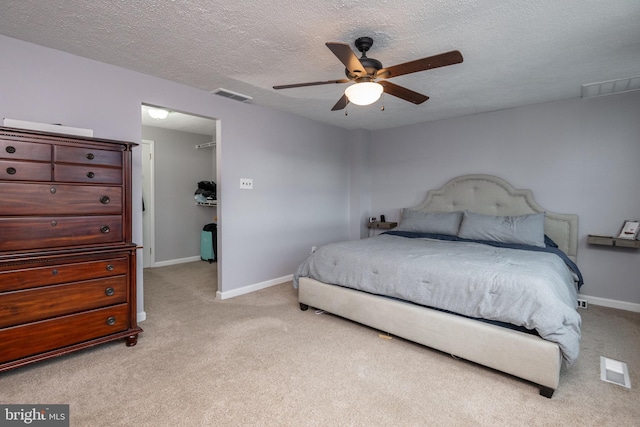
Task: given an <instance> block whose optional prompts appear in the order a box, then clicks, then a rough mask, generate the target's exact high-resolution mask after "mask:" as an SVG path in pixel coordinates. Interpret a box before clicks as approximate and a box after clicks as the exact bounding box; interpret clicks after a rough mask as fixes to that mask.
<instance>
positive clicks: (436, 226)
mask: <svg viewBox="0 0 640 427" xmlns="http://www.w3.org/2000/svg"><path fill="white" fill-rule="evenodd" d="M460 221H462V211H457V212H424V211H420V210H415V209H410V208H404V209H403V210H402V218H401V219H400V225H399V226H398V227H397V228H396V230H397V231H412V232H415V233H433V234H448V235H450V236H455V235H456V234H458V229H459V228H460Z"/></svg>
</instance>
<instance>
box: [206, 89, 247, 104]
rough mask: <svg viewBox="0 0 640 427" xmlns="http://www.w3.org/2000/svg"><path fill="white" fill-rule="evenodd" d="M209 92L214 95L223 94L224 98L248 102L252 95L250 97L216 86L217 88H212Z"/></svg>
mask: <svg viewBox="0 0 640 427" xmlns="http://www.w3.org/2000/svg"><path fill="white" fill-rule="evenodd" d="M211 93H212V94H214V95H219V96H224V97H225V98H229V99H233V100H236V101H240V102H248V101H251V100H252V99H253V98H252V97H250V96H248V95H243V94H241V93H238V92H232V91H230V90H227V89H222V88H218V89H215V90H212V91H211Z"/></svg>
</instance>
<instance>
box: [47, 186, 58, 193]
mask: <svg viewBox="0 0 640 427" xmlns="http://www.w3.org/2000/svg"><path fill="white" fill-rule="evenodd" d="M56 191H58V190H56V187H51V188H50V189H49V192H50V193H51V194H56Z"/></svg>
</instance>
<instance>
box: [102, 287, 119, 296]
mask: <svg viewBox="0 0 640 427" xmlns="http://www.w3.org/2000/svg"><path fill="white" fill-rule="evenodd" d="M115 293H116V291H115V290H114V289H113V288H107V289H105V290H104V294H105V295H106V296H108V297H112V296H113V294H115Z"/></svg>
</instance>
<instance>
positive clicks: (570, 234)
mask: <svg viewBox="0 0 640 427" xmlns="http://www.w3.org/2000/svg"><path fill="white" fill-rule="evenodd" d="M413 209H420V210H424V211H426V212H454V211H462V210H469V211H471V212H476V213H481V214H485V215H526V214H531V213H539V212H545V223H544V228H545V234H546V235H547V236H549V237H550V238H551V239H552V240H553V241H554V242H556V243H557V244H558V247H559V248H560V249H561V250H562V251H563V252H564V253H566V254H567V255H568V256H569V257H570V258H571V259H572V260H573V261H575V260H576V256H577V253H578V215H573V214H559V213H555V212H551V211H549V210H547V209H543V208H542V207H541V206H540V205H539V204H538V203H537V202H536V201H535V200H534V199H533V193H532V192H531V190H516V189H515V188H513V187H512V186H511V184H509V183H508V182H507V181H505V180H503V179H501V178H498V177H496V176H492V175H463V176H459V177H457V178H454V179H452V180H451V181H449V182H447V183H446V184H445V185H444V186H443V187H442V188H440V189H439V190H430V191H428V192H427V197H426V198H425V200H424V201H423V202H422V203H421V204H420V205H418V206H416V207H414V208H413Z"/></svg>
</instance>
